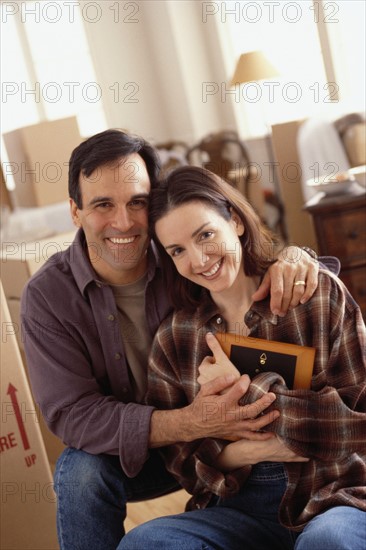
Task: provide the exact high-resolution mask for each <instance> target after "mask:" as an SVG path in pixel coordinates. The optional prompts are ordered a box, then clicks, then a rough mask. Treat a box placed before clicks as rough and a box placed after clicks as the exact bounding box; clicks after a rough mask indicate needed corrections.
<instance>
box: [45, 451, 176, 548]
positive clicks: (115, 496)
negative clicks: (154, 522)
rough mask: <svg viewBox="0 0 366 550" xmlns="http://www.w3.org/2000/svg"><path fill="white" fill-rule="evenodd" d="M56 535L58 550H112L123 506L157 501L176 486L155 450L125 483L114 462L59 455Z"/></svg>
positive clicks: (112, 458)
mask: <svg viewBox="0 0 366 550" xmlns="http://www.w3.org/2000/svg"><path fill="white" fill-rule="evenodd" d="M54 477H55V491H56V494H57V533H58V540H59V545H60V549H61V550H84V549H85V550H115V549H116V547H117V545H118V543H119V541H120V540H121V538H122V537H123V535H124V527H123V522H124V520H125V518H126V503H127V502H137V501H140V500H147V499H150V498H154V497H158V496H161V495H164V494H167V493H170V492H172V491H175V490H177V489H180V486H179V485H178V484H177V482H176V481H175V480H174V479H173V478H172V476H171V475H170V474H169V473H168V472H167V471H166V469H165V466H164V464H163V461H162V459H161V457H160V455H159V454H158V452H157V451H150V458H149V460H148V461H147V462H146V464H145V466H144V468H143V469H142V470H141V472H140V473H139V475H137V476H136V477H134V478H129V477H127V476H126V474H125V473H124V472H123V470H122V468H121V465H120V461H119V457H118V456H111V455H103V454H101V455H91V454H89V453H86V452H84V451H79V450H77V449H74V448H72V447H69V448H67V449H65V450H64V452H63V453H62V454H61V456H60V458H59V459H58V461H57V465H56V471H55V476H54Z"/></svg>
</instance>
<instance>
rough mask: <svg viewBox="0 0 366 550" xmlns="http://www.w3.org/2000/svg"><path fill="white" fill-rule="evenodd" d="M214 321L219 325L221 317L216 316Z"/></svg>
mask: <svg viewBox="0 0 366 550" xmlns="http://www.w3.org/2000/svg"><path fill="white" fill-rule="evenodd" d="M216 323H217V324H218V325H221V323H222V317H218V318H217V319H216Z"/></svg>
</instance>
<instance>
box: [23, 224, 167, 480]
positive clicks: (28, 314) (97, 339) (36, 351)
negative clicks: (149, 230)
mask: <svg viewBox="0 0 366 550" xmlns="http://www.w3.org/2000/svg"><path fill="white" fill-rule="evenodd" d="M145 309H146V319H147V323H148V327H149V330H150V332H151V335H152V336H154V334H155V332H156V330H157V328H158V326H159V325H160V323H161V321H162V320H163V319H164V318H165V317H166V315H167V314H168V312H169V302H168V298H167V295H166V289H165V288H164V286H163V276H162V270H161V268H160V267H159V262H158V257H157V254H156V250H155V249H154V246H153V245H151V247H150V248H149V251H148V281H147V285H146V291H145ZM21 319H22V330H23V341H24V347H25V352H26V357H27V366H28V370H29V375H30V379H31V385H32V390H33V395H34V398H35V401H36V403H37V405H39V407H40V409H41V412H42V414H43V416H44V418H45V420H46V423H47V425H48V427H49V428H50V430H51V431H52V432H53V433H55V434H56V435H57V436H58V437H60V438H61V439H62V441H63V442H64V443H65V444H66V445H69V446H72V447H75V448H77V449H84V450H85V451H87V452H89V453H92V454H99V453H108V454H114V455H119V457H120V461H121V465H122V468H123V470H124V471H125V472H126V474H127V475H129V476H131V477H133V476H135V475H136V474H137V473H138V472H139V471H140V469H141V468H142V466H143V464H144V462H145V461H146V459H147V457H148V438H149V429H150V417H151V414H152V411H153V410H154V408H153V407H148V406H146V405H141V404H138V403H135V402H134V395H133V391H132V387H131V384H130V380H129V371H128V366H127V363H126V357H125V353H124V348H123V342H122V337H121V332H120V327H119V323H118V318H117V309H116V303H115V299H114V296H113V292H112V290H111V288H110V286H108V285H107V284H102V283H100V282H99V281H98V279H97V275H96V273H95V271H94V270H93V268H92V265H91V263H90V261H89V258H88V255H87V252H86V243H85V237H84V233H83V231H82V230H79V232H78V233H77V235H76V237H75V240H74V242H73V243H72V245H71V246H70V247H69V249H67V250H66V251H64V252H60V253H58V254H55V255H54V256H52V257H51V258H50V259H49V260H48V262H47V263H46V264H45V265H44V266H43V267H42V268H41V269H40V270H39V271H38V272H37V273H36V274H35V275H34V276H33V277H32V278H31V279H30V281H29V282H28V284H27V285H26V287H25V289H24V292H23V296H22V303H21Z"/></svg>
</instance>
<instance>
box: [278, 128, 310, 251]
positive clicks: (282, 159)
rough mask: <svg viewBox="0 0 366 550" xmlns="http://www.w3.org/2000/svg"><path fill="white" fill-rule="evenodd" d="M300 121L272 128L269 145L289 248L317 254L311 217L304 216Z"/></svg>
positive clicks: (306, 214)
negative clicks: (282, 206)
mask: <svg viewBox="0 0 366 550" xmlns="http://www.w3.org/2000/svg"><path fill="white" fill-rule="evenodd" d="M302 122H303V121H299V120H296V121H291V122H286V123H284V124H276V125H274V126H272V143H273V149H274V154H275V157H276V161H277V162H278V163H279V164H278V166H276V170H277V173H278V179H279V185H280V189H281V195H282V201H283V205H284V209H285V217H286V226H287V231H288V238H289V243H290V244H295V245H297V246H310V247H311V248H313V249H314V250H317V248H318V245H317V240H316V236H315V231H314V227H313V224H312V220H311V217H310V216H309V214H308V213H307V212H304V210H303V207H304V199H303V195H302V186H301V165H300V159H299V156H298V152H297V147H296V141H297V132H298V130H299V128H300V125H301V124H302Z"/></svg>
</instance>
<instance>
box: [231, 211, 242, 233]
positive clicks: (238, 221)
mask: <svg viewBox="0 0 366 550" xmlns="http://www.w3.org/2000/svg"><path fill="white" fill-rule="evenodd" d="M231 219H232V221H233V222H234V224H235V230H236V234H237V235H238V237H241V236H242V235H244V231H245V228H244V224H243V222H242V220H241V218H240V216H239V215H238V214H237V213H236V212H235V211H234V210H232V211H231Z"/></svg>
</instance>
